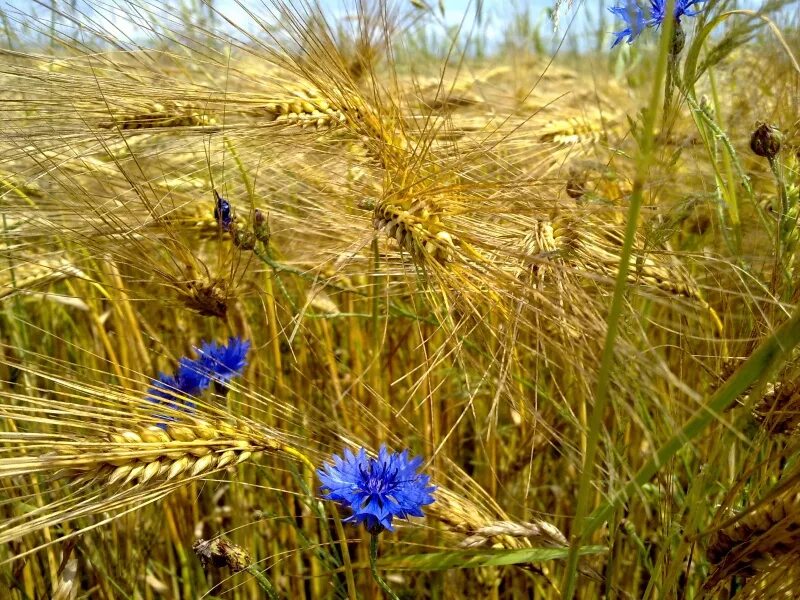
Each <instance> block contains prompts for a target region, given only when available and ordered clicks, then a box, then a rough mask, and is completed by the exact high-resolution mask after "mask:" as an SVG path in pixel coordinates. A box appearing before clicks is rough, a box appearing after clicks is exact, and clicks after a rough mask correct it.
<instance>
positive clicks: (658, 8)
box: [647, 0, 706, 28]
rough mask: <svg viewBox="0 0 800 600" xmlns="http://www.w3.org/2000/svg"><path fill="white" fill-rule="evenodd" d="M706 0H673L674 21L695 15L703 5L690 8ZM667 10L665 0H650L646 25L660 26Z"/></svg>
mask: <svg viewBox="0 0 800 600" xmlns="http://www.w3.org/2000/svg"><path fill="white" fill-rule="evenodd" d="M705 2H706V0H675V12H674V13H673V14H674V15H675V21H677V22H678V23H680V22H681V17H696V16H697V15H699V14H700V12H701V11H702V10H703V7H702V6H701V7H699V8H692V7H693V6H698V5H699V4H705ZM666 12H667V0H650V19H648V21H647V25H648V26H650V27H655V28H658V27H661V24H662V23H663V22H664V15H665V13H666Z"/></svg>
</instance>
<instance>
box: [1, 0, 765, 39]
mask: <svg viewBox="0 0 800 600" xmlns="http://www.w3.org/2000/svg"><path fill="white" fill-rule="evenodd" d="M150 1H152V0H149V1H148V0H132V2H131V3H132V4H137V3H139V4H141V5H143V6H145V7H148V6H152V7H158V8H160V7H161V6H164V5H166V6H169V7H170V8H169V10H171V11H173V12H178V11H180V6H181V5H189V4H193V5H195V6H196V5H198V4H199V3H200V0H183V2H174V1H173V2H165V3H164V4H163V5H160V4H159V3H158V2H153V3H152V4H150ZM364 1H365V2H366V4H367V6H374V5H375V3H376V2H377V0H364ZM424 1H426V2H427V3H428V4H430V5H432V6H434V7H437V6H438V3H439V0H424ZM641 1H642V3H643V4H646V0H641ZM306 2H307V0H297V4H296V6H302V5H303V4H305V3H306ZM319 2H320V4H321V5H322V6H323V7H326V8H328V9H329V10H330V15H329V16H330V17H332V20H333V21H335V20H337V19H341V18H343V17H344V16H346V15H347V14H351V13H352V12H353V7H354V6H355V5H356V3H357V2H358V0H319ZM78 3H79V5H81V6H83V7H94V8H98V7H101V6H103V7H105V8H104V9H100V10H103V12H106V13H107V14H108V12H109V11H111V12H112V13H114V12H115V13H117V14H120V13H123V14H124V13H126V12H129V11H126V10H125V9H123V8H121V7H122V6H124V5H125V4H126V2H125V0H100V1H98V0H78ZM394 3H395V4H397V5H399V6H406V7H408V8H411V0H394ZM443 3H444V6H445V18H444V21H445V23H446V24H447V25H456V24H459V23H461V22H462V21H464V25H465V28H466V30H469V28H470V25H471V21H472V18H473V17H474V15H475V9H476V0H443ZM619 3H621V0H574V2H573V4H574V6H575V8H574V9H573V11H572V12H562V15H561V28H560V30H559V32H557V33H554V32H553V26H552V22H551V21H549V20H548V19H547V18H546V16H545V11H546V10H547V9H548V8H550V7H552V6H553V4H554V0H484V3H483V6H484V15H485V31H484V38H485V39H488V40H489V41H490V43H492V42H499V41H501V40H502V39H503V38H504V37H505V33H506V31H505V30H506V28H507V24H508V23H509V21H510V17H511V16H512V15H514V14H519V13H520V12H522V11H523V10H526V9H527V11H528V13H529V15H530V20H531V21H532V22H533V23H537V24H540V26H541V30H542V34H543V35H542V38H543V41H544V42H545V43H547V42H548V41H552V42H553V43H555V42H556V41H557V40H558V39H559V38H560V37H561V36H563V34H564V32H565V29H566V28H567V26H568V25H569V24H570V22H571V23H572V24H571V29H570V33H572V34H578V37H579V38H580V37H581V36H580V33H581V32H584V31H587V30H592V31H594V30H596V28H597V27H598V23H600V19H602V28H603V29H604V30H606V31H607V32H608V37H609V40H610V39H611V32H612V31H614V30H615V29H617V28H618V26H617V25H618V24H617V23H615V22H614V19H613V17H612V15H610V14H609V13H608V12H607V10H606V7H607V6H609V5H614V4H619ZM69 4H71V2H68V1H66V0H56V6H59V7H61V6H67V5H69ZM243 4H244V5H245V6H247V7H248V8H250V9H251V10H252V11H253V12H255V13H256V14H265V13H266V12H267V11H266V9H265V8H264V6H263V5H264V4H266V5H269V0H266V1H265V2H262V1H261V0H244V1H243ZM564 4H566V1H565V2H564ZM760 4H761V1H760V0H740V5H741V6H747V7H757V6H759V5H760ZM213 5H214V6H215V7H216V8H217V9H218V10H220V11H221V12H223V13H224V14H225V15H226V16H227V17H228V18H230V19H231V20H232V21H234V22H235V23H237V24H238V25H240V26H242V27H243V28H245V29H249V27H248V25H247V24H248V22H250V21H251V20H250V19H249V17H248V16H247V14H246V13H245V11H243V10H242V8H241V7H240V6H238V5H237V2H236V0H213ZM0 6H5V7H12V8H15V9H18V10H21V11H23V12H25V13H27V14H34V15H37V16H38V17H39V18H40V19H42V20H43V21H44V22H48V21H49V11H48V9H47V8H46V7H44V6H42V5H41V4H37V3H35V2H33V1H32V0H5V1H3V0H0ZM158 8H157V9H158ZM573 17H574V18H573ZM114 21H115V23H116V24H117V25H118V26H119V27H120V29H121V31H123V32H125V33H126V34H127V35H134V36H135V31H136V29H137V28H136V27H135V26H134V25H132V24H130V23H123V22H122V20H119V19H114ZM254 28H255V27H254ZM587 37H588V38H589V39H596V38H595V36H594V35H591V36H587Z"/></svg>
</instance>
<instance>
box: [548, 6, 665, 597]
mask: <svg viewBox="0 0 800 600" xmlns="http://www.w3.org/2000/svg"><path fill="white" fill-rule="evenodd" d="M674 8H675V2H674V0H669V2H667V8H666V14H672V13H673V12H674ZM673 31H674V24H673V22H672V20H671V19H665V20H664V30H663V32H662V36H661V45H660V51H659V55H658V63H657V66H656V71H655V73H654V77H653V86H652V90H651V93H650V101H649V103H648V107H647V110H646V111H645V114H644V123H643V128H642V135H641V139H640V152H639V160H637V162H636V175H635V178H634V181H633V193H632V194H631V199H630V206H629V208H628V217H627V224H626V227H625V240H624V242H623V245H622V251H621V252H620V260H619V267H618V271H617V279H616V283H615V285H614V295H613V297H612V300H611V309H610V311H609V315H608V320H607V322H606V323H607V328H608V329H607V333H606V340H605V344H604V346H603V355H602V358H601V362H600V372H599V373H598V377H597V391H596V394H595V398H594V406H593V407H592V413H591V416H590V418H589V434H588V436H587V445H586V453H585V455H584V460H583V469H582V471H581V478H580V484H579V488H578V502H577V507H576V510H575V517H574V520H573V522H572V528H571V531H570V533H571V545H570V552H569V557H568V558H567V568H566V571H565V573H564V582H563V592H562V597H563V598H564V600H570V599H571V598H572V596H573V594H574V593H575V583H576V579H577V574H578V550H579V549H580V547H581V546H582V545H583V543H584V542H585V540H586V538H587V536H588V532H587V530H586V528H585V527H584V522H583V521H584V519H585V518H586V514H587V513H588V508H589V502H590V500H591V497H592V496H593V486H592V480H593V476H594V465H595V461H596V459H597V452H598V446H599V442H600V430H601V428H602V425H603V415H604V413H605V409H606V404H607V403H608V391H609V387H610V383H611V372H612V369H613V367H614V345H615V342H616V339H617V333H618V328H619V320H620V317H621V316H622V307H623V303H624V301H625V290H626V288H627V280H628V271H629V269H630V260H631V256H632V254H633V243H634V240H635V237H636V230H637V228H638V224H639V213H640V212H641V208H642V202H643V199H644V186H645V183H646V181H647V177H648V169H649V167H650V164H651V162H652V160H653V153H654V141H655V133H654V130H655V124H656V117H657V115H658V107H659V100H660V98H661V90H662V89H664V80H665V77H666V73H667V65H668V62H669V60H670V49H671V47H672V43H673V42H672V35H673Z"/></svg>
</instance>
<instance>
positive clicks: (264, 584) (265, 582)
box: [245, 565, 280, 600]
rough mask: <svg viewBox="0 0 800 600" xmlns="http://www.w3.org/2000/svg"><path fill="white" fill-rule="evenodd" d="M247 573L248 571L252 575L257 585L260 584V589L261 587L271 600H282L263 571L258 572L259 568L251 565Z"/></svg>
mask: <svg viewBox="0 0 800 600" xmlns="http://www.w3.org/2000/svg"><path fill="white" fill-rule="evenodd" d="M245 571H247V572H248V573H249V574H250V575H252V576H253V577H254V578H255V580H256V583H258V587H260V588H261V589H262V590H264V591H265V592H266V593H267V596H269V600H280V596H278V592H276V591H275V588H274V587H273V585H272V583H271V582H270V580H269V579H267V578H266V576H265V575H264V574H263V573H262V572H261V571H259V570H258V567H256V566H255V565H250V566H249V567H247V568H246V569H245Z"/></svg>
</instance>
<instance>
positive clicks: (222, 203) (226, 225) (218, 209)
mask: <svg viewBox="0 0 800 600" xmlns="http://www.w3.org/2000/svg"><path fill="white" fill-rule="evenodd" d="M214 200H215V204H214V220H216V222H217V223H219V226H220V227H222V229H223V230H224V231H230V228H231V225H233V209H232V208H231V203H230V202H228V201H227V200H225V198H223V197H222V196H220V195H219V194H218V193H217V190H214Z"/></svg>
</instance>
